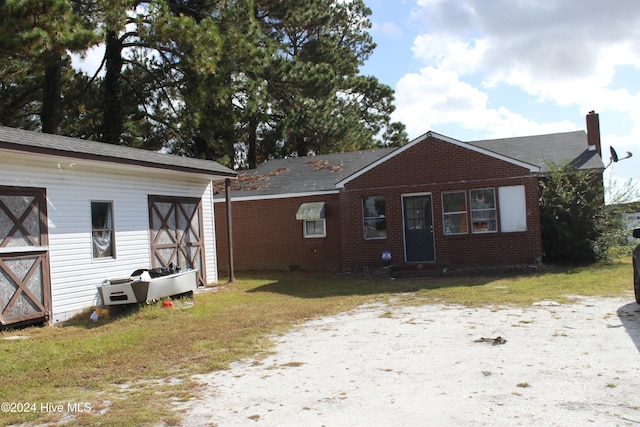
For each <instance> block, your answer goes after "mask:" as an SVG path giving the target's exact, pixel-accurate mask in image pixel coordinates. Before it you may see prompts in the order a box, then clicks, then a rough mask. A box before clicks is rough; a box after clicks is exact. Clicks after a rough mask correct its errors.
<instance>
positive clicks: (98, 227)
mask: <svg viewBox="0 0 640 427" xmlns="http://www.w3.org/2000/svg"><path fill="white" fill-rule="evenodd" d="M114 234H115V233H114V227H113V202H102V201H100V202H97V201H96V202H94V201H92V202H91V246H92V250H93V258H114V257H115V235H114Z"/></svg>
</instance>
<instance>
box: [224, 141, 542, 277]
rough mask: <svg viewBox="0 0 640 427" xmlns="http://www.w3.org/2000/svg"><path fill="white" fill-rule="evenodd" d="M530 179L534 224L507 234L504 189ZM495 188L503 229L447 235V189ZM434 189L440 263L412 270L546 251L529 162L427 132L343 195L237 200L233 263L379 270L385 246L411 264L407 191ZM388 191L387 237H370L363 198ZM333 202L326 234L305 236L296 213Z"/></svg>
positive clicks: (505, 260)
mask: <svg viewBox="0 0 640 427" xmlns="http://www.w3.org/2000/svg"><path fill="white" fill-rule="evenodd" d="M515 185H523V186H524V187H525V194H526V217H527V230H526V231H524V232H515V233H503V232H500V217H499V212H500V200H499V198H498V188H499V187H502V186H515ZM479 188H494V189H495V195H496V204H497V206H496V211H497V215H498V232H496V233H484V234H471V233H469V234H463V235H444V233H443V216H442V198H441V194H442V192H445V191H465V192H466V194H467V215H469V214H470V212H471V208H470V203H471V202H470V200H469V190H471V189H479ZM407 194H430V195H431V197H432V203H433V230H434V245H435V259H436V260H435V262H433V263H412V264H408V265H405V266H406V267H409V268H415V267H424V268H437V269H440V268H445V267H462V266H465V267H466V266H478V265H480V266H489V265H496V264H529V263H537V262H539V260H540V258H541V254H542V249H541V247H542V245H541V238H540V213H539V208H538V180H537V177H536V176H535V175H534V174H533V173H531V172H530V171H529V170H528V169H527V168H524V167H521V166H518V165H513V164H511V163H508V162H506V161H503V160H500V159H496V158H493V157H490V156H487V155H485V154H481V153H477V152H475V151H473V150H471V149H468V148H463V147H459V146H457V145H455V144H451V143H448V142H444V141H441V140H439V139H436V138H428V139H426V140H425V141H423V142H420V143H418V144H416V145H414V146H413V147H410V148H408V149H407V150H405V151H404V152H402V153H400V154H398V155H396V156H395V157H393V158H391V159H389V160H387V161H386V162H384V163H382V164H381V165H379V166H377V167H376V168H374V169H372V170H370V171H368V172H367V173H365V174H363V175H361V176H360V177H358V178H356V179H354V180H352V181H350V182H348V183H347V184H346V185H345V188H344V189H342V191H341V193H340V194H335V195H326V196H323V197H294V198H279V199H265V200H253V201H238V202H232V206H233V212H232V219H233V239H234V264H235V268H236V270H238V271H243V270H288V269H290V268H291V267H292V266H296V267H299V268H301V269H308V270H338V269H341V268H343V269H344V268H355V269H358V268H365V267H367V268H377V267H381V266H382V259H381V258H382V252H383V251H391V252H392V256H393V263H394V265H398V264H400V265H403V264H404V251H405V249H404V223H403V213H402V210H403V208H402V196H403V195H407ZM376 195H380V196H385V203H386V209H385V210H386V216H387V238H386V239H382V240H365V239H364V236H363V218H362V198H363V197H365V196H376ZM318 201H324V202H325V203H326V221H327V224H326V227H327V237H325V238H317V239H305V238H304V237H303V231H302V221H298V220H296V219H295V216H296V212H297V210H298V208H299V207H300V205H301V204H302V203H307V202H318ZM215 221H216V242H217V253H218V266H219V269H220V271H221V272H222V273H225V272H226V271H227V266H228V260H227V233H226V207H225V204H224V203H216V204H215Z"/></svg>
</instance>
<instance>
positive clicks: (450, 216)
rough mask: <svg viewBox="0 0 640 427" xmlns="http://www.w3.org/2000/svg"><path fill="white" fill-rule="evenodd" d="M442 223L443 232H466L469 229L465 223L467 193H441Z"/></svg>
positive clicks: (448, 233)
mask: <svg viewBox="0 0 640 427" xmlns="http://www.w3.org/2000/svg"><path fill="white" fill-rule="evenodd" d="M442 223H443V225H444V234H447V235H451V234H466V233H467V232H468V231H469V225H468V223H467V194H466V193H465V192H464V191H452V192H448V193H442Z"/></svg>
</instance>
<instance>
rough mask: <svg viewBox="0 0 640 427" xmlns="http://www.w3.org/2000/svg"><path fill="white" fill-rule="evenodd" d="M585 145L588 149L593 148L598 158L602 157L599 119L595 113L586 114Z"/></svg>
mask: <svg viewBox="0 0 640 427" xmlns="http://www.w3.org/2000/svg"><path fill="white" fill-rule="evenodd" d="M587 144H588V145H589V148H590V149H593V148H592V147H595V150H596V151H597V152H598V154H599V155H600V157H602V147H601V145H600V118H599V117H598V114H597V113H596V112H595V111H589V114H587Z"/></svg>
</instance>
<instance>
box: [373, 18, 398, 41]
mask: <svg viewBox="0 0 640 427" xmlns="http://www.w3.org/2000/svg"><path fill="white" fill-rule="evenodd" d="M371 32H372V33H373V34H381V35H383V36H385V37H388V38H390V39H392V40H399V39H401V38H402V37H403V36H404V31H403V30H402V28H401V27H400V26H399V25H398V24H396V23H395V22H377V21H374V22H372V24H371Z"/></svg>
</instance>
